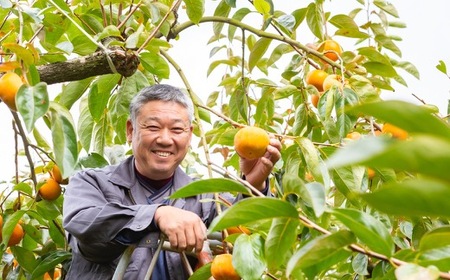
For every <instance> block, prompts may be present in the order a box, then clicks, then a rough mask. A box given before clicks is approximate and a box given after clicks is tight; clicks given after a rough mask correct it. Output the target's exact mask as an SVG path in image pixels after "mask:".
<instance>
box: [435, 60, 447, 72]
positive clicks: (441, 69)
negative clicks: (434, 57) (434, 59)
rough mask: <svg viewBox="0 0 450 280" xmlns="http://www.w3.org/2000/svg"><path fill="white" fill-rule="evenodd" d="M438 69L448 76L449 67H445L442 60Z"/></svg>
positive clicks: (437, 66)
mask: <svg viewBox="0 0 450 280" xmlns="http://www.w3.org/2000/svg"><path fill="white" fill-rule="evenodd" d="M436 68H437V69H438V70H439V71H441V72H442V73H444V74H446V75H447V65H445V62H444V61H442V60H439V64H438V65H436Z"/></svg>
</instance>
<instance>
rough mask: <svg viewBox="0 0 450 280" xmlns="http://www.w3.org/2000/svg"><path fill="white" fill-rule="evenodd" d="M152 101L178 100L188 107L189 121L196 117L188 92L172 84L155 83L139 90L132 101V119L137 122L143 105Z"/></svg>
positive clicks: (133, 122)
mask: <svg viewBox="0 0 450 280" xmlns="http://www.w3.org/2000/svg"><path fill="white" fill-rule="evenodd" d="M150 101H164V102H176V103H178V104H180V105H181V106H183V107H184V108H186V109H187V111H188V114H189V123H192V120H193V118H194V105H193V103H192V100H191V99H190V98H189V96H188V95H187V94H185V93H184V92H182V91H181V89H179V88H176V87H174V86H171V85H165V84H155V85H153V86H148V87H145V88H143V89H142V90H141V91H139V92H138V93H137V94H136V95H135V96H134V97H133V99H132V100H131V103H130V120H131V123H132V124H133V126H134V124H135V121H136V118H137V116H138V114H139V111H140V110H141V108H142V106H144V105H145V104H147V103H148V102H150Z"/></svg>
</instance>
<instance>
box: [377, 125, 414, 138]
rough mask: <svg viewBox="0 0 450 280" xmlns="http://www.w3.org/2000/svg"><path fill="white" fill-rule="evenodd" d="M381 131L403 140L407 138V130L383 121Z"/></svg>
mask: <svg viewBox="0 0 450 280" xmlns="http://www.w3.org/2000/svg"><path fill="white" fill-rule="evenodd" d="M381 133H383V134H388V135H391V136H392V137H394V138H397V139H400V140H405V139H406V138H408V132H407V131H405V130H403V129H401V128H399V127H397V126H395V125H393V124H391V123H385V124H384V125H383V127H382V128H381Z"/></svg>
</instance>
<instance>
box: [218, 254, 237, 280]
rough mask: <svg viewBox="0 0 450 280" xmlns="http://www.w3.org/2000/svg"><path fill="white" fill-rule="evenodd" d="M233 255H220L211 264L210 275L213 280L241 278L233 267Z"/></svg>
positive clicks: (235, 279)
mask: <svg viewBox="0 0 450 280" xmlns="http://www.w3.org/2000/svg"><path fill="white" fill-rule="evenodd" d="M232 260H233V255H231V254H220V255H217V256H215V257H214V260H213V261H212V263H211V275H212V276H213V277H214V279H215V280H240V279H241V277H240V276H239V274H238V273H237V272H236V270H235V269H234V267H233V263H232Z"/></svg>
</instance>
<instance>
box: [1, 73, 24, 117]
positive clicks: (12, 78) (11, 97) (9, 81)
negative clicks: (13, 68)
mask: <svg viewBox="0 0 450 280" xmlns="http://www.w3.org/2000/svg"><path fill="white" fill-rule="evenodd" d="M22 85H23V81H22V78H20V76H19V75H17V74H16V73H14V72H8V73H5V74H4V75H3V76H1V77H0V98H1V99H2V101H3V102H5V104H6V105H7V106H8V107H9V108H10V109H11V110H14V111H17V107H16V94H17V92H18V91H19V88H20V87H21V86H22Z"/></svg>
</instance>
